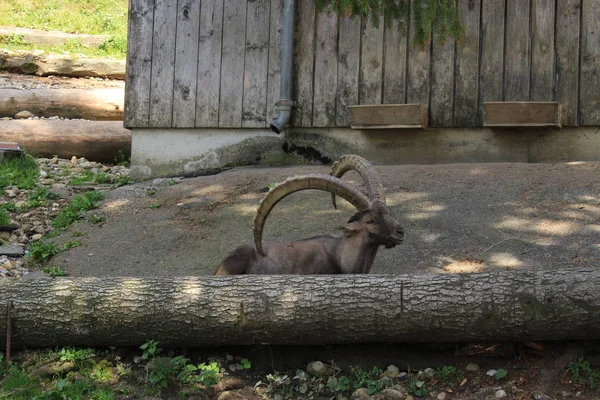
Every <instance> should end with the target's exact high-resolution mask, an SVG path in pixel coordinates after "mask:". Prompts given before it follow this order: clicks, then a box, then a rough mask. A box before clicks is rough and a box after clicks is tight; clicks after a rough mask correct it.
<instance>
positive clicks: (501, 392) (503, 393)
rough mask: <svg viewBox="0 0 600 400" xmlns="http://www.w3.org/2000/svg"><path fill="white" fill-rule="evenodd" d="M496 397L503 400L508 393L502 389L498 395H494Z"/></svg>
mask: <svg viewBox="0 0 600 400" xmlns="http://www.w3.org/2000/svg"><path fill="white" fill-rule="evenodd" d="M494 397H495V398H497V399H503V398H505V397H506V392H505V391H504V390H502V389H500V390H498V391H497V392H496V393H494Z"/></svg>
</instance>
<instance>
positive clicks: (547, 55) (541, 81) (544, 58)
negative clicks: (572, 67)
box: [530, 0, 556, 101]
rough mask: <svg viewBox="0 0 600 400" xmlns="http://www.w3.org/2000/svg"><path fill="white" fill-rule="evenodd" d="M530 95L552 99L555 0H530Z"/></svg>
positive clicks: (544, 99) (547, 99) (535, 99)
mask: <svg viewBox="0 0 600 400" xmlns="http://www.w3.org/2000/svg"><path fill="white" fill-rule="evenodd" d="M532 1H533V3H532V13H533V15H532V18H531V20H532V23H533V26H532V32H533V37H532V47H531V95H530V99H531V100H532V101H551V100H554V10H555V6H556V4H555V0H532Z"/></svg>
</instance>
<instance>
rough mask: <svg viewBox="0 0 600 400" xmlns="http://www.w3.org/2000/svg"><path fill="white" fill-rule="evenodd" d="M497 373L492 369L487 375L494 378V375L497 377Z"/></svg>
mask: <svg viewBox="0 0 600 400" xmlns="http://www.w3.org/2000/svg"><path fill="white" fill-rule="evenodd" d="M496 372H497V371H496V370H495V369H490V370H489V371H488V372H486V375H487V376H494V375H496Z"/></svg>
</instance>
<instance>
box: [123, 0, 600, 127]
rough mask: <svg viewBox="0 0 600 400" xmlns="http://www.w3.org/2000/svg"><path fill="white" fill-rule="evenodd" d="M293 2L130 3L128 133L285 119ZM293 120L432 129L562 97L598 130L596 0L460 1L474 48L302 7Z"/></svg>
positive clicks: (573, 119) (568, 115)
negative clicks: (499, 104) (359, 117)
mask: <svg viewBox="0 0 600 400" xmlns="http://www.w3.org/2000/svg"><path fill="white" fill-rule="evenodd" d="M282 2H283V0H253V1H243V0H177V1H175V0H130V17H129V42H128V45H129V46H128V61H127V68H128V69H127V90H126V100H125V102H126V115H125V125H126V126H127V127H129V128H135V127H181V128H184V127H186V128H192V127H222V128H264V127H267V126H268V123H269V122H270V120H271V119H272V118H273V117H275V115H276V112H277V107H276V103H277V101H278V96H279V63H280V43H281V30H282V11H283V10H282V8H283V7H282ZM297 3H298V4H297V11H296V14H297V19H296V47H295V60H294V100H295V101H296V102H297V107H295V108H294V112H293V117H292V121H291V123H292V125H293V126H299V127H334V126H347V125H348V122H349V116H348V108H347V106H349V105H354V104H382V103H383V104H386V103H421V104H424V105H427V106H428V112H429V119H430V125H431V126H433V127H473V126H481V124H482V114H481V110H482V103H483V102H485V101H558V102H560V103H562V105H563V113H564V115H565V116H564V118H565V120H564V121H563V123H564V125H600V1H598V0H460V15H461V18H462V21H463V22H464V23H465V25H466V27H467V33H466V36H465V37H464V39H462V40H461V41H459V42H455V41H454V40H446V41H445V43H444V44H440V43H439V40H438V38H434V40H433V42H432V43H431V44H430V45H427V46H426V47H425V48H423V49H421V48H418V47H414V46H413V45H412V37H411V36H412V32H411V29H410V27H409V28H408V30H407V31H405V32H399V30H398V29H397V27H391V28H386V27H384V26H383V24H382V25H381V26H380V27H378V28H374V27H371V26H365V24H362V23H361V21H360V20H354V19H340V18H337V17H336V16H335V15H334V14H333V13H331V12H327V11H324V12H321V13H319V14H315V10H314V7H313V3H312V1H310V0H299V1H297Z"/></svg>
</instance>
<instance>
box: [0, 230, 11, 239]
mask: <svg viewBox="0 0 600 400" xmlns="http://www.w3.org/2000/svg"><path fill="white" fill-rule="evenodd" d="M9 238H10V232H0V240H8V239H9Z"/></svg>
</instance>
